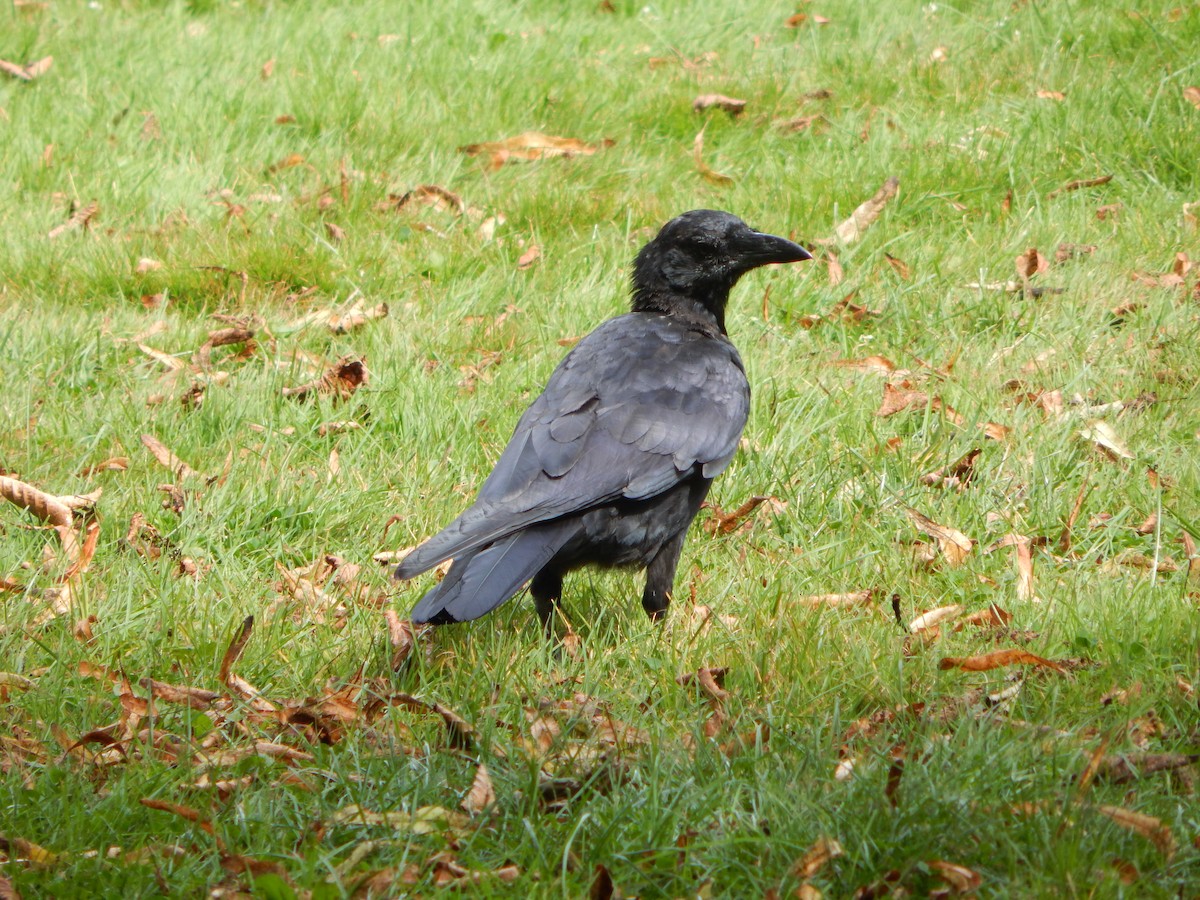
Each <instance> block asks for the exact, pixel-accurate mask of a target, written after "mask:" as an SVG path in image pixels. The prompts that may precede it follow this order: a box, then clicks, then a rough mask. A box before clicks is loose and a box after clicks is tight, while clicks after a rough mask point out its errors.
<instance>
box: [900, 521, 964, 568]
mask: <svg viewBox="0 0 1200 900" xmlns="http://www.w3.org/2000/svg"><path fill="white" fill-rule="evenodd" d="M906 512H907V513H908V517H909V519H911V520H912V523H913V524H914V525H915V526H916V527H917V530H918V531H922V532H924V533H925V534H928V535H929V536H930V537H932V538H934V539H935V540H936V541H937V542H938V548H939V549H940V550H941V551H942V555H943V556H944V557H946V562H948V563H949V564H950V565H952V566H957V565H959V564H960V563H962V562H963V561H964V560H965V559H966V558H967V555H968V554H969V553H970V552H971V548H972V547H974V546H975V542H974V541H973V540H971V539H970V538H969V537H967V536H966V535H965V534H963V533H962V532H961V531H959V530H958V529H957V528H952V527H951V526H949V525H940V524H938V523H937V522H935V521H933V519H930V518H928V517H927V516H925V515H922V514H921V513H919V512H917V510H915V509H912V508H911V507H910V508H909V509H908V510H906Z"/></svg>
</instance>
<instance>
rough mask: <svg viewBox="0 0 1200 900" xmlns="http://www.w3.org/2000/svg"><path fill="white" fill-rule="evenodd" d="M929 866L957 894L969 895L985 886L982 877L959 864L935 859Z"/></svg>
mask: <svg viewBox="0 0 1200 900" xmlns="http://www.w3.org/2000/svg"><path fill="white" fill-rule="evenodd" d="M928 865H929V868H930V869H932V870H933V871H934V872H935V873H937V875H938V877H940V878H941V879H942V881H944V882H946V884H948V885H950V888H951V890H953V891H954V893H956V894H966V893H969V892H970V891H973V890H975V889H976V888H977V887H979V886H980V885H981V884H983V876H982V875H980V874H979V873H978V872H975V871H973V870H971V869H968V868H967V867H966V866H960V865H959V864H958V863H952V862H946V861H944V860H940V859H935V860H932V861H930V862H929V864H928Z"/></svg>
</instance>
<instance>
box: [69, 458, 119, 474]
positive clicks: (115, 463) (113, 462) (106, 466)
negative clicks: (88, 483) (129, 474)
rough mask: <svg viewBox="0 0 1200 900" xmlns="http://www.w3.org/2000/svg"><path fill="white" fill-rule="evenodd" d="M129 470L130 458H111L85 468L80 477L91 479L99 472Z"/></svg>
mask: <svg viewBox="0 0 1200 900" xmlns="http://www.w3.org/2000/svg"><path fill="white" fill-rule="evenodd" d="M128 468H129V457H128V456H110V457H109V458H108V459H106V460H103V461H101V462H98V463H93V464H92V465H90V466H84V467H83V468H82V469H80V470H79V475H80V476H81V477H83V478H90V477H91V476H92V475H95V474H96V473H98V472H124V471H125V470H126V469H128Z"/></svg>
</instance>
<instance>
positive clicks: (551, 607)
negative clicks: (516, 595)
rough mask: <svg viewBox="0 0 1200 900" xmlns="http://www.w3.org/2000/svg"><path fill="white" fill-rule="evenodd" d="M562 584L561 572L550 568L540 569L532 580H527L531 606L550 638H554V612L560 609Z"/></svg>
mask: <svg viewBox="0 0 1200 900" xmlns="http://www.w3.org/2000/svg"><path fill="white" fill-rule="evenodd" d="M562 585H563V576H562V572H560V571H558V570H557V569H551V568H545V569H542V570H541V571H540V572H538V573H537V574H536V575H534V576H533V581H531V582H529V594H530V596H532V597H533V608H534V609H536V610H537V614H538V618H539V619H541V620H542V629H543V630H544V631H545V632H546V637H547V638H550V639H553V638H554V614H555V613H557V612H559V611H560V610H559V604H560V603H561V601H562Z"/></svg>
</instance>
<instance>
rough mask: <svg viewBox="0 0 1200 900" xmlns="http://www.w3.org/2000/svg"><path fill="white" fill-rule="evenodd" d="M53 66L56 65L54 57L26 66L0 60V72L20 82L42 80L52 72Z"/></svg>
mask: <svg viewBox="0 0 1200 900" xmlns="http://www.w3.org/2000/svg"><path fill="white" fill-rule="evenodd" d="M52 65H54V57H53V56H43V57H42V58H41V59H39V60H37V61H35V62H31V63H28V64H27V65H24V66H22V65H18V64H17V63H12V62H9V61H8V60H5V59H0V72H3V73H4V74H5V75H8V76H10V77H12V78H16V79H17V80H18V81H33V79H35V78H40V77H41V76H42V75H45V74H46V73H47V72H48V71H50V67H51V66H52Z"/></svg>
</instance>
